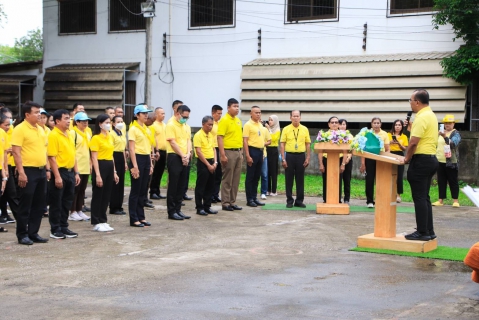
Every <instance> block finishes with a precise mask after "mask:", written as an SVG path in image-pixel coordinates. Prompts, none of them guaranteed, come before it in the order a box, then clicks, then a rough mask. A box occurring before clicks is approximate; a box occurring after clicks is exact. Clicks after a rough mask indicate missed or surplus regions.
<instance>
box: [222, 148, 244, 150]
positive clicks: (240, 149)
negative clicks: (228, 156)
mask: <svg viewBox="0 0 479 320" xmlns="http://www.w3.org/2000/svg"><path fill="white" fill-rule="evenodd" d="M225 150H230V151H241V150H243V149H242V148H231V149H226V148H225Z"/></svg>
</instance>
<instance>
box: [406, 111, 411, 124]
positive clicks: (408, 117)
mask: <svg viewBox="0 0 479 320" xmlns="http://www.w3.org/2000/svg"><path fill="white" fill-rule="evenodd" d="M411 115H412V111H408V113H407V117H406V120H407V122H409V120H410V119H411Z"/></svg>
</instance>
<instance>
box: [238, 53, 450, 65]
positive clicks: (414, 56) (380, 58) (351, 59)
mask: <svg viewBox="0 0 479 320" xmlns="http://www.w3.org/2000/svg"><path fill="white" fill-rule="evenodd" d="M452 54H453V52H420V53H398V54H385V55H356V56H335V57H302V58H270V59H255V60H253V61H250V62H248V63H246V64H245V65H244V66H269V65H295V64H323V63H365V62H386V61H412V60H439V59H443V58H447V57H450V56H451V55H452Z"/></svg>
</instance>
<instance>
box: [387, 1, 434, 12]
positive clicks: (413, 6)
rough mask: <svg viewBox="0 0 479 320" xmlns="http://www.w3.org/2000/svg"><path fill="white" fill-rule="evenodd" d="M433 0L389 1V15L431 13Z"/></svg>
mask: <svg viewBox="0 0 479 320" xmlns="http://www.w3.org/2000/svg"><path fill="white" fill-rule="evenodd" d="M433 7H434V0H391V14H407V13H420V12H431V11H433Z"/></svg>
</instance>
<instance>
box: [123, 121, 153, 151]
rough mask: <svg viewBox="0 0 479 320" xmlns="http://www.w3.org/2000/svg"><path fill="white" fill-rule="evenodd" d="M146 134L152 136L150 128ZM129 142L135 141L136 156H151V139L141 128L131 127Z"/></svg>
mask: <svg viewBox="0 0 479 320" xmlns="http://www.w3.org/2000/svg"><path fill="white" fill-rule="evenodd" d="M144 126H146V125H144ZM146 134H148V135H151V131H150V129H149V128H148V127H146ZM128 140H129V141H135V153H136V154H142V155H147V154H151V143H150V139H149V138H148V136H146V135H145V134H144V133H143V132H142V131H141V130H140V129H139V128H137V127H135V126H131V127H130V131H128Z"/></svg>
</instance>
